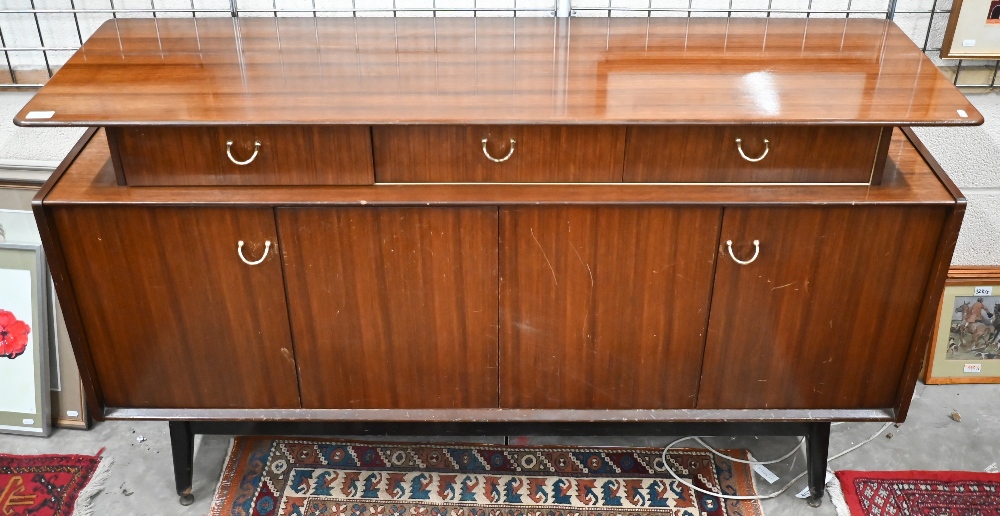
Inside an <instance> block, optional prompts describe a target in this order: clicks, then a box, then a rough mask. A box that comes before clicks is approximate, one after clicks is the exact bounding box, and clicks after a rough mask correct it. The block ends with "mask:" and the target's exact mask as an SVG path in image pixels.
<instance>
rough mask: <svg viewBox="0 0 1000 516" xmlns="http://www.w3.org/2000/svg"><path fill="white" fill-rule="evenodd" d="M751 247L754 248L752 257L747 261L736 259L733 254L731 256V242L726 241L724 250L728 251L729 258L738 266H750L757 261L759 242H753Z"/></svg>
mask: <svg viewBox="0 0 1000 516" xmlns="http://www.w3.org/2000/svg"><path fill="white" fill-rule="evenodd" d="M753 246H754V252H753V257H752V258H750V259H749V260H740V259H739V258H737V257H736V255H735V254H733V241H732V240H726V248H728V249H729V257H730V258H732V259H733V261H734V262H736V263H738V264H740V265H750V264H751V263H753V262H754V260H756V259H757V256H758V255H760V240H754V241H753Z"/></svg>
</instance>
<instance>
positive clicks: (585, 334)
mask: <svg viewBox="0 0 1000 516" xmlns="http://www.w3.org/2000/svg"><path fill="white" fill-rule="evenodd" d="M721 214H722V210H721V209H720V208H619V207H594V208H580V207H574V208H534V207H526V208H505V209H503V210H501V212H500V266H501V272H500V370H501V376H500V399H501V406H502V407H505V408H552V409H626V408H630V409H664V408H694V406H695V401H696V397H697V393H698V379H699V377H700V374H701V367H700V365H701V357H702V350H703V344H704V339H705V328H706V326H707V324H708V310H707V308H708V305H709V299H710V295H711V290H712V274H713V269H714V267H713V265H714V260H715V239H716V238H717V236H718V232H719V224H720V221H721Z"/></svg>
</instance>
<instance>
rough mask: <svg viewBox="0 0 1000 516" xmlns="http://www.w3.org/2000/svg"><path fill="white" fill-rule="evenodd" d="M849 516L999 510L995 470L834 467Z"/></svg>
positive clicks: (954, 515) (956, 515)
mask: <svg viewBox="0 0 1000 516" xmlns="http://www.w3.org/2000/svg"><path fill="white" fill-rule="evenodd" d="M837 479H838V480H840V487H841V489H842V490H843V492H844V500H845V501H846V502H847V507H848V508H849V509H850V514H851V516H889V515H891V516H911V515H912V516H967V515H969V516H971V515H975V516H1000V473H973V472H966V471H838V472H837Z"/></svg>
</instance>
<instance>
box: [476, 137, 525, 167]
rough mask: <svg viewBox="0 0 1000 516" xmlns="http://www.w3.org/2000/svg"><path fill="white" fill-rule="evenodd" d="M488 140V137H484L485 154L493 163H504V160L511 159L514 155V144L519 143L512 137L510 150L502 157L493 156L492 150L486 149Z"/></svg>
mask: <svg viewBox="0 0 1000 516" xmlns="http://www.w3.org/2000/svg"><path fill="white" fill-rule="evenodd" d="M486 142H487V138H483V154H485V155H486V157H487V158H488V159H489V160H490V161H492V162H493V163H503V162H504V161H507V160H509V159H510V157H511V156H513V155H514V144H515V143H517V142H515V141H514V139H513V138H511V139H510V151H509V152H507V155H506V156H504V157H502V158H494V157H493V156H490V151H488V150H486Z"/></svg>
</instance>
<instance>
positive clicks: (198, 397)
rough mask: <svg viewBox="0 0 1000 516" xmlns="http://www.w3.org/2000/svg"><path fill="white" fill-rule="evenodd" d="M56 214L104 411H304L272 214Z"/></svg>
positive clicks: (163, 210) (96, 210) (73, 210)
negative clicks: (300, 408)
mask: <svg viewBox="0 0 1000 516" xmlns="http://www.w3.org/2000/svg"><path fill="white" fill-rule="evenodd" d="M52 213H53V218H54V222H55V227H56V230H57V231H58V233H59V238H60V240H61V242H62V250H63V255H64V257H65V260H66V265H67V271H68V275H69V279H70V282H71V283H72V286H73V292H74V299H72V300H67V299H63V304H64V305H68V304H70V303H69V302H70V301H72V303H73V304H74V305H77V306H78V308H79V311H80V314H81V319H82V322H83V328H84V329H85V331H86V339H87V342H88V343H89V352H90V355H91V357H92V359H93V364H94V369H95V372H96V375H97V377H98V378H99V380H100V385H101V391H102V393H103V402H104V404H107V405H111V406H129V407H148V408H180V407H189V408H190V407H197V408H278V407H280V408H296V407H298V406H299V392H298V386H297V384H296V378H295V361H294V350H293V349H292V341H291V335H290V333H289V328H288V310H287V308H286V306H285V294H284V288H283V285H282V273H281V261H280V259H279V258H278V256H277V255H278V253H277V251H278V249H275V244H276V243H277V241H278V239H277V234H276V232H275V226H274V215H273V211H272V210H270V209H231V208H180V207H177V208H171V207H157V208H140V207H126V206H115V207H68V208H58V209H54V210H52ZM240 240H243V241H245V242H246V245H245V246H244V249H243V252H244V254H245V256H246V257H247V259H248V260H257V259H259V258H261V257H262V256H263V254H264V249H265V242H266V241H268V240H270V241H271V243H272V247H271V250H270V252H269V253H268V254H267V256H266V257H265V258H264V261H263V262H262V263H260V264H259V265H256V266H250V265H247V264H245V263H243V261H241V260H240V258H239V256H238V254H237V242H238V241H240ZM279 249H280V247H279ZM74 344H75V343H74Z"/></svg>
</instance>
